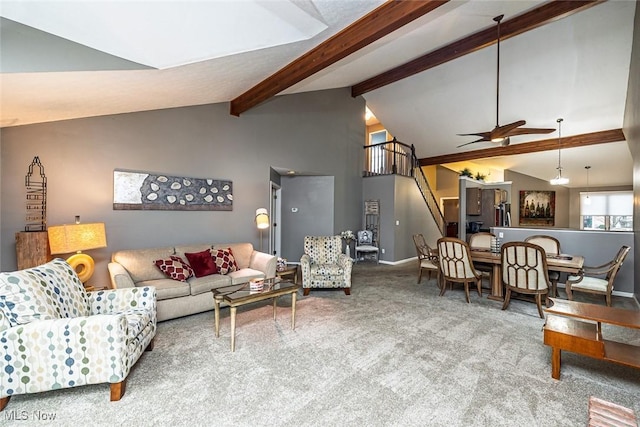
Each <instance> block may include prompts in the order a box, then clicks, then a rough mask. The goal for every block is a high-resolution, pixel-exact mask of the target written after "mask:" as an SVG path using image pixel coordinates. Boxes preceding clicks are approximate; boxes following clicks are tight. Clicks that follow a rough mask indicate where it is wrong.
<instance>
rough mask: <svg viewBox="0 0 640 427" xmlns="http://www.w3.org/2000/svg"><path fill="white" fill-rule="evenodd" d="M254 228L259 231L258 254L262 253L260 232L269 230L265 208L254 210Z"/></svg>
mask: <svg viewBox="0 0 640 427" xmlns="http://www.w3.org/2000/svg"><path fill="white" fill-rule="evenodd" d="M256 226H257V227H258V230H260V252H262V230H264V229H265V228H269V214H268V212H267V210H266V209H265V208H258V209H256Z"/></svg>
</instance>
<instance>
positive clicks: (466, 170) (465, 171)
mask: <svg viewBox="0 0 640 427" xmlns="http://www.w3.org/2000/svg"><path fill="white" fill-rule="evenodd" d="M460 176H467V177H469V178H473V172H471V169H469V168H464V169H462V170H461V171H460Z"/></svg>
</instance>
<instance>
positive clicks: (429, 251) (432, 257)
mask: <svg viewBox="0 0 640 427" xmlns="http://www.w3.org/2000/svg"><path fill="white" fill-rule="evenodd" d="M413 244H414V245H415V247H416V253H417V254H418V283H420V282H422V271H423V270H427V272H428V273H429V280H430V279H431V273H436V278H438V251H437V250H435V249H433V248H431V247H429V245H427V242H426V241H425V239H424V236H423V235H422V234H414V235H413ZM438 286H440V280H438Z"/></svg>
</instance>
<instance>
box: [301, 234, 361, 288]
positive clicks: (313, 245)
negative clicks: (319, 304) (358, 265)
mask: <svg viewBox="0 0 640 427" xmlns="http://www.w3.org/2000/svg"><path fill="white" fill-rule="evenodd" d="M300 266H301V267H302V288H303V289H304V294H305V295H309V291H310V290H311V288H343V289H344V293H345V294H347V295H351V268H352V267H353V260H352V259H351V258H350V257H349V256H347V255H345V254H343V253H342V238H341V237H340V236H306V237H305V238H304V255H302V257H301V258H300Z"/></svg>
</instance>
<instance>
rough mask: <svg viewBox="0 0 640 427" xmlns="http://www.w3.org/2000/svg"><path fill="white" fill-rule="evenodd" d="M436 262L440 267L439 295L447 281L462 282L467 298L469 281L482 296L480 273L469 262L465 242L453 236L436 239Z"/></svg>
mask: <svg viewBox="0 0 640 427" xmlns="http://www.w3.org/2000/svg"><path fill="white" fill-rule="evenodd" d="M437 246H438V264H439V267H440V282H441V283H440V296H442V295H444V293H445V292H446V290H447V286H446V285H447V282H449V283H462V284H464V292H465V295H466V297H467V303H469V302H471V301H470V299H469V283H475V284H476V288H477V290H478V295H480V296H482V275H481V274H480V273H479V272H478V271H477V270H476V269H475V267H474V266H473V262H471V253H470V249H469V245H468V244H467V242H465V241H463V240H460V239H457V238H455V237H441V238H440V239H438V243H437Z"/></svg>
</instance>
